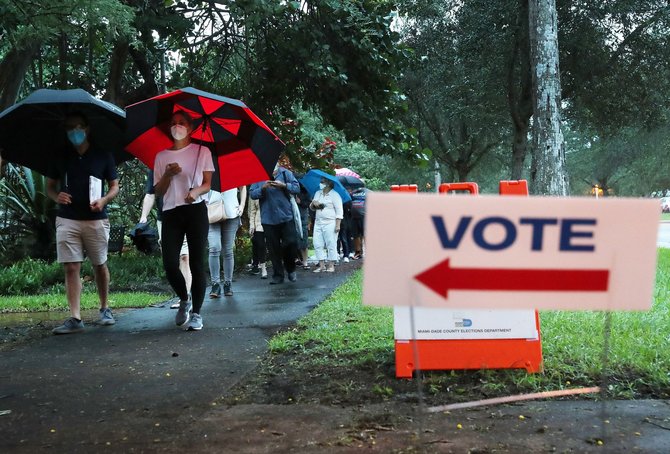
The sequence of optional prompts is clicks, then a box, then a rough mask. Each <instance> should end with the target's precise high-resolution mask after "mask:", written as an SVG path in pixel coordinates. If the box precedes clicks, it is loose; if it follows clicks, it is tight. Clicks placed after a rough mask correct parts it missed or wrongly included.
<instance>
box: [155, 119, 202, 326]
mask: <svg viewBox="0 0 670 454" xmlns="http://www.w3.org/2000/svg"><path fill="white" fill-rule="evenodd" d="M192 131H193V119H192V118H191V116H190V115H188V114H187V113H186V112H185V111H183V110H178V111H176V112H174V113H173V114H172V121H171V123H170V133H171V134H172V137H173V139H174V142H173V145H172V146H171V147H170V148H168V149H166V150H163V151H161V152H160V153H158V154H157V155H156V159H155V164H154V187H155V190H156V195H157V196H162V197H163V225H162V237H163V240H162V248H163V267H164V268H165V274H166V275H167V279H168V282H170V285H171V286H172V288H173V289H174V291H175V292H176V293H177V295H179V299H180V302H179V310H178V311H177V315H176V316H175V323H176V324H177V326H180V327H183V328H184V329H188V330H195V331H199V330H201V329H202V327H203V323H202V317H201V316H200V309H201V307H202V303H203V300H204V299H205V289H206V277H205V266H204V261H205V255H204V251H205V247H206V241H207V231H208V230H209V221H208V217H207V204H206V203H205V201H206V198H205V197H203V196H204V195H205V194H207V193H208V192H209V190H210V187H211V181H212V174H213V173H214V164H213V162H212V154H211V152H210V150H209V149H207V148H206V147H205V149H204V150H203V149H202V145H196V144H193V143H191V132H192ZM184 235H186V240H187V242H188V248H189V252H190V257H189V266H190V268H191V275H192V279H193V280H192V284H191V295H192V301H189V297H188V292H187V290H186V283H185V281H184V276H183V275H182V273H181V272H180V271H179V251H180V249H181V245H182V242H183V238H184Z"/></svg>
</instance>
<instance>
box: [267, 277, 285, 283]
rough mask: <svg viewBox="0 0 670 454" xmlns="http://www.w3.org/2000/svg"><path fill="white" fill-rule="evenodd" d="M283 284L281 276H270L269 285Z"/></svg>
mask: <svg viewBox="0 0 670 454" xmlns="http://www.w3.org/2000/svg"><path fill="white" fill-rule="evenodd" d="M283 283H284V278H283V277H282V276H272V280H271V281H270V285H274V284H283Z"/></svg>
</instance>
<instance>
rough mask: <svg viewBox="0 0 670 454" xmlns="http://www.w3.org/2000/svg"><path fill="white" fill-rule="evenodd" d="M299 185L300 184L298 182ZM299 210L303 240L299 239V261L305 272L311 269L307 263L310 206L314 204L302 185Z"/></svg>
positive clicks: (297, 199) (298, 197)
mask: <svg viewBox="0 0 670 454" xmlns="http://www.w3.org/2000/svg"><path fill="white" fill-rule="evenodd" d="M298 183H300V182H299V181H298ZM296 202H297V203H298V208H300V220H301V221H302V238H298V260H299V261H300V265H302V268H303V269H305V270H308V269H309V264H308V263H307V261H308V259H309V257H308V256H307V255H308V254H307V249H308V246H309V204H310V203H311V202H312V199H311V197H310V196H309V192H308V191H307V189H306V188H305V187H304V186H303V185H302V184H300V194H298V195H297V196H296Z"/></svg>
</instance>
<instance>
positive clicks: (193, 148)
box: [154, 143, 214, 211]
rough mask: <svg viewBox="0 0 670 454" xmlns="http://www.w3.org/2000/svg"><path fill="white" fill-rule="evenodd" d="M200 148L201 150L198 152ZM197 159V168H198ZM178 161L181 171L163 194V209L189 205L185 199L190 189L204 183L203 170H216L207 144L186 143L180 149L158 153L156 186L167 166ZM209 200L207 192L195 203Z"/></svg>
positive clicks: (155, 175) (155, 174)
mask: <svg viewBox="0 0 670 454" xmlns="http://www.w3.org/2000/svg"><path fill="white" fill-rule="evenodd" d="M198 149H200V151H199V152H198ZM196 159H197V168H196ZM173 162H176V163H177V164H179V166H180V167H181V172H180V173H178V174H177V175H175V176H174V177H172V181H171V182H170V185H169V186H168V189H167V192H166V193H165V195H163V211H167V210H171V209H173V208H176V207H178V206H181V205H188V203H186V201H185V200H184V199H185V198H186V194H188V191H189V189H191V188H195V187H197V186H200V185H201V184H202V173H203V172H214V162H213V161H212V153H211V152H210V151H209V148H207V147H206V146H204V145H203V146H202V147H201V146H200V145H198V144H195V143H191V144H188V145H186V146H185V147H184V148H180V149H179V150H163V151H161V152H160V153H158V154H157V155H156V160H155V161H154V186H155V185H156V184H157V183H158V182H159V181H160V179H161V177H162V176H163V174H164V173H165V166H167V165H168V164H170V163H173ZM203 200H204V201H207V192H205V193H204V194H203V195H200V196H198V198H197V199H195V201H194V202H193V203H198V202H202V201H203Z"/></svg>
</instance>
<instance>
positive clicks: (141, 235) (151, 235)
mask: <svg viewBox="0 0 670 454" xmlns="http://www.w3.org/2000/svg"><path fill="white" fill-rule="evenodd" d="M129 236H130V239H131V240H132V241H133V245H134V246H135V247H136V248H137V250H138V251H140V252H143V253H145V254H147V255H149V254H153V253H154V252H155V251H157V250H158V230H156V229H154V228H153V227H151V225H150V224H149V223H148V222H144V223H139V224H136V225H135V227H133V229H132V230H131V231H130V233H129Z"/></svg>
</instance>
